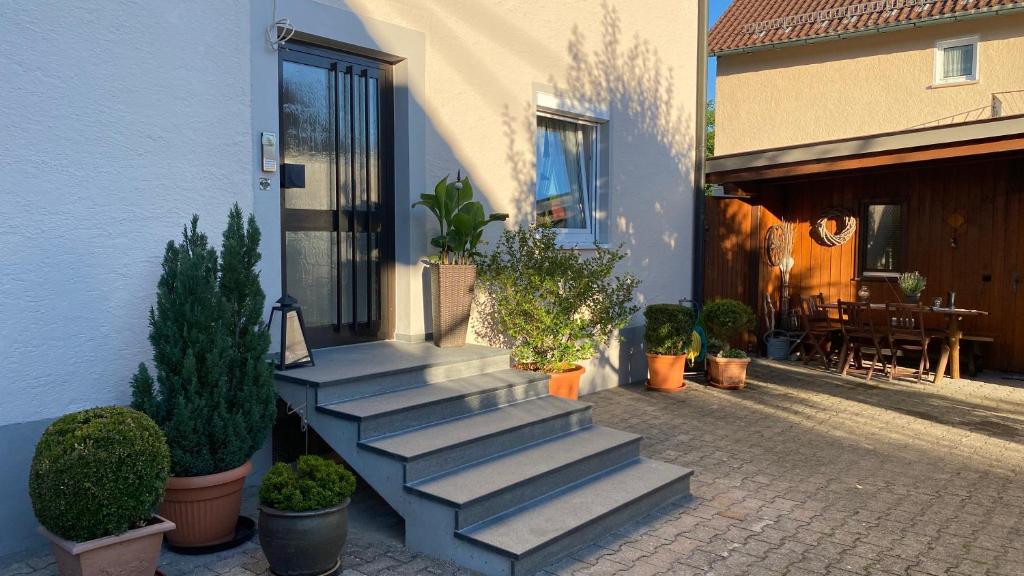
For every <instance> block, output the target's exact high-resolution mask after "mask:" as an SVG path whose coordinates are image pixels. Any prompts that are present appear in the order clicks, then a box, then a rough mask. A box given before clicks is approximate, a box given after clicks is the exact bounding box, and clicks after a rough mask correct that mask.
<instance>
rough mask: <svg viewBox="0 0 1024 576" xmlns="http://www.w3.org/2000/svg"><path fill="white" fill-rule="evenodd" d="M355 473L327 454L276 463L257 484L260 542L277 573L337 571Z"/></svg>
mask: <svg viewBox="0 0 1024 576" xmlns="http://www.w3.org/2000/svg"><path fill="white" fill-rule="evenodd" d="M355 489H356V478H355V475H354V474H352V473H351V472H349V471H348V470H346V469H345V467H344V466H342V465H341V464H338V463H336V462H332V461H331V460H328V459H326V458H322V457H320V456H313V455H305V456H301V457H300V458H299V461H298V462H297V463H295V464H294V465H291V464H285V463H284V462H278V463H277V464H274V466H273V467H272V468H271V469H270V471H269V472H267V475H266V476H264V478H263V484H262V485H260V546H261V547H262V548H263V554H264V555H265V556H266V557H267V562H268V563H269V564H270V571H271V572H272V573H273V574H280V575H281V576H318V575H320V574H334V573H337V572H338V571H339V569H340V567H341V560H340V559H339V558H340V556H341V550H342V548H344V547H345V540H346V539H347V537H348V503H349V497H350V496H351V495H352V493H353V492H355Z"/></svg>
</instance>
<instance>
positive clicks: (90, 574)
mask: <svg viewBox="0 0 1024 576" xmlns="http://www.w3.org/2000/svg"><path fill="white" fill-rule="evenodd" d="M168 530H174V522H171V521H170V520H167V519H165V518H161V517H159V516H154V517H153V521H152V522H151V523H150V524H148V525H146V526H143V527H142V528H135V529H134V530H129V531H127V532H125V533H123V534H117V535H116V536H106V537H103V538H97V539H95V540H88V541H86V542H72V541H70V540H65V539H63V538H61V537H60V536H57V535H56V534H53V533H51V532H50V531H49V530H47V529H46V528H43V527H42V526H40V527H39V532H40V533H41V534H42V535H43V536H46V537H47V538H49V539H50V543H51V544H52V545H53V557H54V558H55V559H56V560H57V570H58V572H59V573H60V574H61V575H62V576H140V575H142V574H146V575H148V574H154V573H155V572H156V565H157V563H158V561H159V560H160V544H161V542H162V541H163V538H164V532H167V531H168Z"/></svg>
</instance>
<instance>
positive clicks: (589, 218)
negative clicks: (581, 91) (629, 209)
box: [534, 94, 607, 247]
mask: <svg viewBox="0 0 1024 576" xmlns="http://www.w3.org/2000/svg"><path fill="white" fill-rule="evenodd" d="M606 123H607V119H606V118H601V117H600V115H599V113H596V112H595V111H594V110H592V109H583V108H581V107H578V106H573V105H571V104H567V103H566V102H564V101H556V100H555V99H554V98H553V97H551V96H548V95H542V94H538V106H537V137H536V143H535V144H536V162H537V166H536V169H537V174H536V189H535V192H534V217H535V219H536V222H537V223H538V224H545V225H550V226H552V227H554V228H555V229H557V231H558V238H559V242H560V243H561V244H562V245H564V246H574V247H586V246H594V245H595V244H597V243H599V238H600V234H599V226H600V215H601V206H600V204H601V203H602V197H603V195H602V194H601V191H600V186H601V184H602V182H603V181H604V178H603V177H602V170H603V169H604V166H603V162H602V151H603V150H604V147H603V145H604V143H603V142H602V139H603V138H606V137H607V136H606V134H605V131H604V130H603V128H604V127H605V125H606Z"/></svg>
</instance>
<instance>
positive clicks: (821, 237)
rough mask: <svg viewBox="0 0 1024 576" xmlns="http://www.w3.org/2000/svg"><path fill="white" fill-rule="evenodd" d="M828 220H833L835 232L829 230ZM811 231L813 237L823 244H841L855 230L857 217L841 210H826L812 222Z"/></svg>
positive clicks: (847, 240)
mask: <svg viewBox="0 0 1024 576" xmlns="http://www.w3.org/2000/svg"><path fill="white" fill-rule="evenodd" d="M829 220H835V222H836V231H835V232H832V231H830V230H829V225H828V222H829ZM812 232H813V234H812V235H813V236H814V239H815V240H817V241H818V243H819V244H821V245H823V246H842V245H843V244H846V243H847V242H849V241H850V238H853V235H854V234H855V233H856V232H857V219H856V218H854V217H853V216H851V215H850V213H849V212H845V211H843V210H827V211H826V212H824V213H823V214H822V215H821V216H820V217H819V218H818V219H817V220H816V221H815V222H814V228H812Z"/></svg>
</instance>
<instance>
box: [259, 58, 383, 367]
mask: <svg viewBox="0 0 1024 576" xmlns="http://www.w3.org/2000/svg"><path fill="white" fill-rule="evenodd" d="M285 61H288V62H295V63H299V64H306V65H312V66H317V67H320V68H325V69H328V70H331V71H338V70H340V69H342V68H343V67H348V68H349V69H354V68H361V69H362V70H363V71H364V72H366V73H367V74H368V75H371V76H373V77H375V78H376V79H377V89H378V94H379V105H378V120H377V122H378V124H377V126H378V149H377V155H378V183H377V185H378V187H379V196H380V203H381V211H382V212H383V218H382V219H381V221H380V222H378V223H376V224H377V226H379V230H380V233H379V234H378V242H379V250H380V260H379V263H378V267H379V271H380V279H379V285H378V291H379V295H378V307H379V310H380V322H379V324H378V325H377V326H376V328H375V329H374V328H372V327H370V329H369V330H366V329H360V327H359V323H358V320H357V316H356V314H355V311H353V318H352V325H348V324H342V323H341V314H342V304H343V301H344V298H343V297H344V296H345V295H343V294H342V290H341V285H342V284H341V274H342V265H341V243H342V234H343V233H346V232H348V231H349V230H353V229H354V228H356V227H357V226H359V225H360V224H361V223H359V222H357V220H358V219H356V218H355V217H354V213H355V210H354V209H353V210H350V211H349V215H348V217H345V215H344V214H343V212H342V210H341V203H340V196H341V178H336V179H335V196H336V198H337V199H338V200H337V201H336V202H337V209H336V210H334V215H333V217H329V218H327V217H325V215H323V214H322V213H320V214H317V213H314V212H321V211H311V210H310V211H304V210H296V209H289V208H286V207H285V190H284V188H283V187H281V189H280V194H279V196H280V210H281V291H282V293H287V287H288V286H287V283H288V272H287V270H288V268H287V266H288V262H287V246H286V242H287V238H286V235H285V234H286V230H289V229H290V230H301V229H303V228H305V227H307V226H308V227H309V228H308V229H315V230H322V229H325V228H326V229H333V230H335V231H337V233H338V243H337V245H336V246H335V248H334V249H335V250H336V253H337V254H338V277H336V278H335V279H334V281H335V283H336V286H337V294H338V296H337V297H338V302H337V314H338V318H337V322H336V323H335V324H334V325H333V326H328V327H326V328H324V329H320V330H317V329H316V328H310V329H308V330H307V331H308V332H309V334H307V336H308V337H309V340H310V342H311V343H312V345H313V347H314V348H322V347H330V346H338V345H344V344H355V343H359V342H367V341H374V340H388V339H392V338H394V334H395V313H394V312H395V242H396V230H395V184H394V182H395V177H394V151H395V147H394V129H395V128H394V83H393V71H392V65H391V64H390V63H387V62H383V61H380V60H375V59H371V58H366V57H363V56H358V55H355V54H350V53H348V52H342V51H339V50H333V49H328V48H322V47H319V46H314V45H311V44H306V43H301V42H289V43H288V44H287V46H283V47H282V48H281V50H280V51H279V57H278V123H279V126H278V130H279V131H278V133H279V134H280V135H281V136H280V142H281V147H282V150H283V147H284V135H285V133H286V132H285V129H286V126H285V119H284V114H283V113H282V112H281V106H282V104H283V103H284V62H285ZM370 71H372V73H371V72H370ZM340 89H341V88H340V86H339V85H338V83H337V82H335V86H334V90H335V98H337V97H338V94H339V92H340ZM335 102H337V100H335ZM335 108H337V105H335ZM334 124H335V127H337V118H336V119H335V122H334ZM335 129H336V128H335ZM340 140H341V139H340V138H337V137H336V138H335V153H336V154H335V158H336V159H339V161H337V162H336V166H337V170H338V171H339V172H340V171H341V169H342V168H341V167H342V164H343V163H342V162H341V161H340V158H341V150H340V146H341V144H340ZM282 159H283V154H282ZM352 162H354V160H353V161H352ZM350 168H351V166H350ZM281 173H283V165H282V169H281V170H279V175H280V174H281ZM279 181H280V177H279ZM368 219H369V217H368ZM289 224H292V227H291V228H288V225H289ZM369 226H370V224H367V227H369ZM374 227H376V226H374ZM355 244H356V242H355V240H354V239H353V249H355ZM352 265H353V267H355V262H354V260H353V264H352ZM367 282H368V283H369V282H370V279H369V276H368V277H367ZM352 284H353V290H354V289H355V285H356V278H355V275H353V282H352ZM299 304H300V305H301V304H302V303H301V302H300V303H299ZM353 306H355V304H353ZM368 318H369V316H368ZM353 326H354V328H353Z"/></svg>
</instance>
